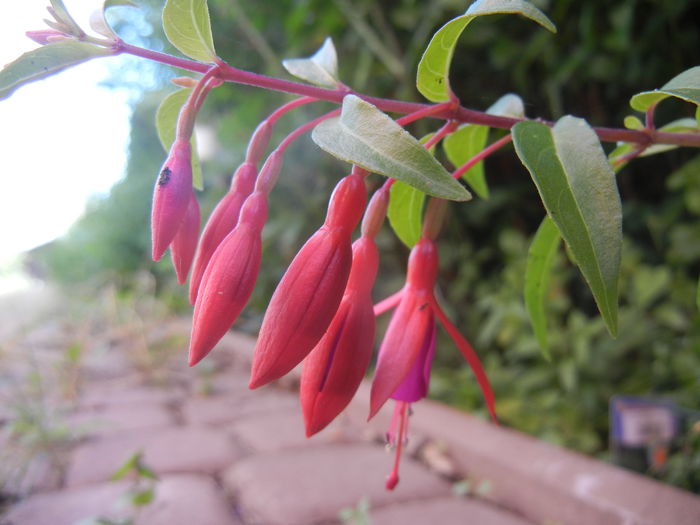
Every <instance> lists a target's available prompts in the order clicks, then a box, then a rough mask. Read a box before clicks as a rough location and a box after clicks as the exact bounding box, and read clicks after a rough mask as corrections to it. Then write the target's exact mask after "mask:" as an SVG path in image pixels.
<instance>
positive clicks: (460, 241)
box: [40, 0, 700, 491]
mask: <svg viewBox="0 0 700 525" xmlns="http://www.w3.org/2000/svg"><path fill="white" fill-rule="evenodd" d="M140 3H141V4H142V6H143V9H142V10H141V12H140V13H139V14H138V15H130V16H132V17H133V18H130V19H125V20H124V21H122V23H121V27H120V31H121V34H122V35H123V36H124V37H125V38H126V39H127V40H129V38H130V37H131V40H130V41H132V42H134V41H138V42H141V43H144V44H146V45H149V46H151V47H154V48H156V49H158V48H160V47H162V46H163V44H162V41H161V40H160V39H161V38H162V33H161V31H160V29H159V28H158V25H157V20H158V18H157V17H158V8H159V7H160V6H161V4H162V2H157V1H153V0H151V1H142V2H140ZM535 3H536V4H537V5H538V6H539V7H541V8H542V9H544V10H545V11H546V12H547V13H548V14H549V15H550V17H551V18H552V19H553V21H554V22H555V23H556V24H557V26H558V29H559V33H558V34H556V35H551V34H549V33H548V32H547V31H544V30H542V29H540V28H538V27H535V26H534V25H533V24H532V23H530V22H527V21H525V20H523V19H521V18H519V17H512V16H511V17H506V16H504V17H486V18H485V19H483V20H477V21H475V22H474V23H473V24H472V25H471V26H470V27H469V29H468V31H466V32H465V34H464V35H463V37H462V39H461V40H460V44H459V46H458V49H457V55H456V58H455V61H454V67H453V76H452V78H453V82H452V84H453V87H454V89H455V90H456V92H457V93H458V95H459V96H460V97H461V99H462V101H463V103H464V104H465V105H467V106H469V107H474V108H477V109H483V108H486V107H488V106H489V105H490V104H491V103H492V102H493V101H495V100H496V99H497V98H498V97H499V96H501V95H502V94H504V93H507V92H515V93H518V94H519V95H520V96H522V98H523V99H524V100H525V102H526V111H527V114H528V115H529V116H538V117H544V118H552V119H554V118H557V117H559V116H561V115H562V114H565V113H571V114H575V115H579V116H583V117H585V118H587V119H588V120H589V121H590V122H591V123H592V124H593V125H607V126H618V127H619V126H621V125H622V119H623V117H624V116H625V115H629V114H632V111H631V110H630V109H629V106H628V103H627V102H628V99H629V97H630V96H631V95H632V94H634V93H636V92H638V91H642V90H646V89H652V88H655V87H659V86H661V85H662V84H663V83H665V82H666V81H667V80H668V79H670V78H671V77H673V76H674V75H675V74H677V73H678V72H680V71H682V70H684V69H687V68H689V67H691V66H693V65H696V63H694V61H695V60H697V50H698V49H700V32H698V31H697V25H696V24H697V22H696V21H697V20H698V19H700V1H698V0H688V1H681V0H674V1H661V0H621V1H618V2H615V3H612V4H611V3H610V2H607V1H604V0H586V1H574V0H557V1H556V2H555V1H547V0H540V1H537V2H535ZM467 4H468V2H465V1H457V0H436V1H431V2H421V1H418V0H389V1H382V2H379V1H378V0H333V1H326V0H297V1H291V0H281V1H278V2H244V1H242V0H209V5H210V10H211V15H212V22H213V31H214V39H215V44H216V47H217V52H218V53H219V55H220V56H221V57H223V58H224V59H226V60H227V61H229V62H230V63H232V64H234V65H236V66H237V67H241V68H244V69H249V70H253V71H256V72H263V73H268V74H274V75H282V76H284V75H285V73H284V72H283V70H282V68H281V66H280V60H281V59H282V58H290V57H298V56H307V55H309V54H311V53H313V52H314V51H315V50H316V49H317V48H318V47H319V46H320V44H321V43H322V42H323V39H324V38H325V37H326V36H329V35H330V36H332V37H333V39H334V41H335V44H336V47H337V49H338V54H339V64H340V75H341V79H342V80H343V82H345V83H346V84H348V85H350V86H352V87H353V88H354V89H356V90H358V91H360V92H366V93H369V94H372V95H377V96H387V97H400V98H404V99H415V100H418V96H417V93H416V90H415V86H414V82H413V81H414V75H415V68H416V64H417V62H418V59H419V57H420V54H421V53H422V51H423V49H424V47H425V45H426V44H427V41H428V39H429V38H430V36H431V35H432V33H433V32H434V31H435V30H436V29H437V27H439V25H440V24H441V23H442V22H444V21H446V20H447V19H449V18H451V17H452V16H455V15H457V14H460V13H462V12H464V10H465V9H466V7H467ZM144 16H146V19H147V20H150V21H151V22H152V23H153V22H154V21H155V23H154V24H153V26H152V30H151V28H150V26H149V28H147V29H144V27H145V26H144V22H143V17H144ZM165 50H169V51H172V49H171V48H168V46H167V44H166V45H165ZM134 64H136V62H134ZM134 67H137V68H140V69H138V71H139V75H140V77H139V76H138V75H137V77H138V81H136V82H134V81H133V79H134V75H133V74H132V75H131V76H130V75H129V73H128V72H124V73H122V72H115V77H120V78H122V79H126V81H127V82H128V83H129V85H130V86H131V87H132V88H135V87H138V82H139V81H140V82H142V83H143V85H144V86H145V87H146V89H152V88H153V87H154V86H155V87H160V88H162V89H163V93H164V92H165V91H166V90H168V89H169V88H167V87H166V85H167V79H168V78H171V77H173V76H176V75H177V74H179V72H173V71H170V70H166V69H165V68H162V67H155V66H148V65H134ZM117 83H118V81H116V80H115V84H117ZM163 93H145V94H144V95H143V96H142V97H141V98H140V100H139V101H138V102H137V103H135V105H134V116H133V126H132V128H133V134H132V142H131V145H130V149H129V155H130V157H129V166H128V172H127V175H126V177H125V179H124V180H123V181H122V182H120V183H119V184H117V185H116V186H115V187H114V189H113V190H112V193H111V195H110V196H109V198H107V199H103V200H100V201H96V202H94V203H93V205H92V206H91V207H90V208H89V210H88V211H87V212H86V215H85V217H84V218H83V219H81V220H80V221H79V222H78V223H77V224H76V225H75V226H74V228H73V229H72V230H71V232H70V234H69V235H68V236H66V237H65V238H64V239H61V240H60V241H57V242H56V243H54V244H53V245H51V246H48V247H46V248H44V249H43V250H42V253H41V254H40V255H41V259H42V260H43V261H45V263H46V264H47V265H48V268H49V269H50V273H51V275H52V276H54V277H55V278H56V279H58V280H60V281H62V282H66V283H71V284H74V283H76V282H84V281H85V280H86V279H87V280H90V281H91V282H93V283H100V282H105V281H107V280H111V281H113V280H115V279H116V280H117V281H118V282H119V283H120V284H121V285H122V286H125V287H128V286H129V279H130V276H132V275H135V274H136V273H137V272H139V271H141V270H143V269H148V270H150V271H151V272H153V273H154V274H156V276H157V277H158V282H159V283H160V286H161V289H163V290H167V291H170V290H172V288H173V286H172V280H173V279H174V277H173V276H174V274H173V272H172V271H171V269H170V267H169V262H167V261H164V262H161V263H158V264H153V263H151V262H150V261H149V260H148V257H149V253H150V249H149V247H148V243H149V240H148V237H149V233H148V225H149V219H148V213H149V206H150V199H151V188H152V184H153V180H154V177H155V175H156V173H157V171H158V167H159V165H160V163H161V162H162V159H163V158H164V155H165V154H164V152H163V151H162V149H161V148H160V145H159V144H158V139H157V137H156V134H155V130H154V128H153V125H152V120H153V114H154V112H155V107H156V106H157V100H159V99H160V98H162V96H163ZM288 99H289V97H288V96H286V95H283V94H279V93H270V92H264V91H262V90H259V89H256V88H252V87H247V86H225V87H222V88H219V89H216V90H215V91H214V92H213V93H212V95H211V97H210V99H209V100H207V103H206V104H205V106H204V109H203V114H202V116H201V118H200V122H201V125H202V128H203V129H204V130H205V131H208V132H209V133H207V136H212V137H215V141H214V143H213V144H210V146H212V147H213V149H214V150H213V153H211V154H209V155H207V156H203V157H204V158H203V160H204V172H205V185H206V190H205V192H204V193H203V194H202V195H201V197H202V199H201V200H202V210H203V215H204V216H205V217H206V216H207V214H208V212H209V211H210V210H211V209H212V208H213V206H214V204H215V202H216V201H217V199H218V198H220V197H221V195H223V193H224V192H225V191H226V189H227V186H228V181H229V178H230V174H231V173H232V172H233V171H234V169H235V167H236V166H237V164H238V163H240V162H241V161H242V158H243V154H244V150H245V145H246V142H247V140H248V137H249V134H250V132H251V131H252V130H253V129H254V127H255V125H256V124H257V122H259V121H260V120H261V119H262V118H263V117H264V116H265V115H267V114H268V113H269V112H270V111H272V109H273V108H274V107H276V106H278V105H280V104H281V103H283V102H284V101H286V100H288ZM316 106H318V107H313V108H303V109H299V110H295V112H294V114H293V115H289V116H286V117H285V118H284V119H283V121H282V122H281V126H280V130H278V132H277V133H276V135H275V136H274V137H273V143H274V142H275V141H276V140H279V139H280V138H281V137H282V136H283V134H284V133H285V132H288V131H289V130H290V129H292V128H293V127H294V126H295V125H298V124H300V123H303V122H304V121H306V120H308V119H310V118H311V117H312V116H315V115H317V114H320V113H321V112H322V111H326V110H327V109H328V107H330V106H328V105H327V104H318V105H316ZM692 114H693V113H692V108H690V107H689V106H687V105H683V104H680V103H676V102H673V101H669V102H664V103H663V104H662V105H661V107H660V108H659V111H658V116H659V123H663V122H665V121H667V120H670V119H671V118H676V117H679V116H691V115H692ZM431 125H432V123H430V122H426V123H421V124H420V125H418V126H417V127H416V128H415V129H413V131H414V132H415V133H416V134H417V135H422V134H423V133H425V132H427V131H430V129H431ZM496 135H497V133H496V132H494V133H493V134H492V139H493V138H494V136H496ZM200 144H201V142H200ZM608 146H611V145H606V147H608ZM694 155H696V152H693V151H689V150H678V151H674V152H672V153H669V154H664V155H659V156H655V157H651V158H645V159H640V160H637V161H635V162H633V163H632V164H631V165H630V166H628V167H626V168H625V169H624V170H623V171H622V172H621V173H620V174H619V176H618V181H619V186H620V191H621V194H622V198H623V207H624V208H623V209H624V223H623V224H624V233H625V246H624V251H623V269H622V278H621V283H620V289H621V310H620V335H619V337H618V338H617V339H616V340H612V339H611V338H610V337H609V336H608V335H607V333H606V331H605V328H604V325H603V322H602V321H601V319H600V318H599V317H598V315H597V312H596V310H595V305H594V302H593V300H592V297H591V295H590V293H589V291H588V289H587V287H586V285H585V283H584V282H583V280H582V278H581V276H580V275H579V273H578V271H577V270H576V269H575V267H573V266H572V265H571V263H570V262H569V261H568V258H567V256H566V254H565V252H563V251H562V252H561V253H559V254H558V257H557V261H556V263H555V271H554V274H553V276H552V280H551V290H550V293H549V304H548V310H549V314H550V319H549V327H550V344H551V351H552V361H551V362H546V361H545V360H544V359H543V358H542V357H541V355H540V353H539V349H538V347H537V343H536V340H535V338H534V335H533V333H532V329H531V328H530V326H529V324H528V321H527V318H526V313H525V308H524V305H523V299H522V289H523V275H524V269H525V256H526V254H527V247H528V244H529V242H530V240H531V238H532V235H533V234H534V231H535V229H536V228H537V225H538V224H539V222H540V220H541V218H542V216H543V214H544V210H543V208H542V205H541V203H540V202H539V199H538V197H537V194H536V192H535V191H534V186H533V185H532V183H531V182H530V181H529V178H528V176H527V174H526V172H525V170H524V169H523V167H522V166H521V165H520V164H519V162H518V160H517V159H516V157H515V156H514V155H512V154H511V153H510V152H508V153H501V154H498V155H496V156H494V157H493V158H490V159H489V160H488V161H487V162H486V173H487V178H488V179H489V184H490V185H491V197H490V199H489V200H479V199H476V200H475V201H474V202H470V203H468V204H465V205H453V206H452V207H451V215H450V220H449V225H448V227H447V228H446V230H445V232H444V234H443V236H442V239H441V243H440V245H441V272H440V278H439V285H440V292H439V293H441V294H442V295H443V298H444V301H443V303H444V304H445V306H446V308H447V309H448V310H449V313H450V314H451V316H452V317H453V319H454V320H455V321H456V322H457V325H458V326H460V327H461V329H462V331H463V333H465V334H466V335H468V336H469V337H470V339H471V340H472V341H473V343H474V345H475V347H476V348H477V351H478V352H479V354H480V355H481V356H482V357H483V360H484V363H485V367H486V369H487V371H488V373H489V376H490V377H491V381H492V383H493V387H494V390H495V392H496V394H497V406H498V411H499V413H500V416H501V418H502V420H503V422H504V423H505V424H506V425H508V426H512V427H514V428H517V429H519V430H522V431H525V432H528V433H530V434H533V435H535V436H538V437H540V438H543V439H546V440H548V441H551V442H554V443H558V444H561V445H564V446H567V447H571V448H574V449H577V450H580V451H583V452H586V453H589V454H595V455H598V456H601V457H604V456H605V454H606V452H605V451H606V441H607V431H608V430H607V429H608V422H607V418H608V412H607V403H608V399H609V397H610V396H611V395H613V394H629V395H634V394H645V395H656V394H658V395H664V396H670V397H672V398H673V399H675V400H676V401H677V402H678V403H679V404H681V405H684V406H687V407H698V406H700V387H699V386H698V385H700V382H699V379H700V317H699V316H698V312H697V309H696V306H695V290H696V285H697V276H698V273H699V272H700V227H698V222H699V217H698V215H699V214H700V175H699V173H700V160H698V159H700V157H695V159H694V160H691V159H693V156H694ZM347 169H348V168H347V166H343V165H340V163H338V162H336V161H334V160H332V159H330V158H329V157H328V155H326V154H325V153H322V152H320V151H319V150H318V149H317V148H316V147H315V146H313V144H312V143H311V141H310V139H309V138H308V137H305V138H303V139H301V140H300V141H299V142H298V144H296V145H295V146H294V147H292V148H291V149H290V150H289V152H288V155H287V158H286V159H285V166H284V168H283V173H282V176H281V178H280V182H279V185H278V188H277V189H276V190H275V191H274V192H273V194H272V197H271V203H270V210H271V213H270V220H269V223H268V225H267V226H266V228H265V231H264V254H263V271H262V273H261V276H260V279H259V283H258V286H257V287H256V291H255V293H254V296H253V298H252V300H251V306H250V308H248V309H247V311H246V312H245V313H244V316H243V318H242V320H241V321H240V322H239V326H241V327H243V328H244V329H248V330H255V329H256V328H257V326H258V323H259V319H260V315H261V312H262V310H263V309H264V306H265V304H266V302H267V300H268V298H269V297H270V295H271V293H272V290H273V289H274V286H275V285H276V282H277V280H278V279H279V277H280V276H281V275H282V273H283V271H284V268H285V266H286V264H287V263H288V262H289V260H290V259H291V258H292V257H293V255H294V253H295V252H296V250H297V249H298V248H299V246H300V245H301V244H302V242H303V240H304V239H305V238H306V237H307V236H308V235H309V233H310V232H311V231H313V229H315V228H316V227H317V226H318V224H319V223H320V221H321V220H322V217H323V213H324V211H325V204H326V200H327V196H328V193H329V191H330V189H331V188H332V185H333V184H334V183H335V181H336V180H337V179H338V178H339V177H340V176H342V175H343V174H344V172H345V171H347ZM671 173H673V175H669V174H671ZM372 183H373V184H379V183H380V180H379V179H378V178H374V179H372ZM379 242H380V245H381V250H382V254H383V258H382V268H381V272H382V278H381V279H380V280H379V282H378V284H377V287H376V293H377V298H380V297H384V296H386V295H387V294H388V293H391V292H393V291H395V290H397V289H398V288H399V287H400V286H401V285H402V282H403V270H404V268H405V259H406V255H407V253H406V250H405V249H404V248H403V247H402V246H401V245H400V243H399V242H398V241H397V240H396V239H395V238H394V236H393V235H392V234H391V233H390V232H388V231H385V232H383V234H382V236H381V237H380V239H379ZM169 296H170V297H172V295H169ZM179 297H180V299H179V300H178V301H179V304H180V305H182V304H184V300H183V298H184V293H182V294H181V295H180V296H179ZM384 322H385V320H384V319H382V320H381V323H384ZM381 323H380V324H381ZM435 371H436V372H437V374H436V375H435V379H434V381H433V384H432V394H433V396H435V397H437V398H438V399H441V400H444V401H447V402H449V403H452V404H454V405H457V406H459V407H461V408H464V409H467V410H470V411H474V410H477V409H478V408H477V407H481V406H482V405H483V403H482V400H481V396H480V393H479V391H478V387H477V385H476V382H475V381H473V378H472V376H471V372H470V371H469V370H468V367H467V366H466V364H465V363H464V362H463V361H462V359H461V358H460V357H459V355H458V353H457V352H456V351H455V350H454V349H452V348H450V343H449V340H448V339H447V338H444V340H443V344H442V345H441V349H440V351H439V352H438V356H437V358H436V363H435ZM684 468H685V467H684ZM674 472H675V474H674V473H673V472H672V473H671V474H670V475H668V476H667V479H669V480H670V481H672V482H674V483H676V484H679V485H681V486H685V487H686V488H689V489H691V490H696V491H698V490H700V485H698V481H697V472H696V473H695V474H693V475H694V476H695V477H694V478H691V477H689V476H685V475H684V474H683V471H681V470H680V469H676V470H675V471H674ZM676 474H677V475H676ZM688 479H691V482H688Z"/></svg>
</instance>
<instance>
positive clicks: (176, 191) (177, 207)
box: [151, 140, 192, 261]
mask: <svg viewBox="0 0 700 525" xmlns="http://www.w3.org/2000/svg"><path fill="white" fill-rule="evenodd" d="M191 193H192V151H191V149H190V143H189V141H186V140H176V141H175V142H174V143H173V145H172V147H171V148H170V153H169V154H168V158H167V159H166V161H165V163H164V164H163V168H162V169H161V170H160V174H159V175H158V178H157V179H156V185H155V188H154V189H153V207H152V209H151V242H152V246H153V260H154V261H159V260H160V258H161V257H163V253H165V250H166V249H167V247H168V246H169V245H170V243H171V242H173V239H174V238H175V234H176V233H177V231H178V230H179V229H180V225H181V224H182V221H183V220H184V218H185V214H186V213H187V207H188V206H189V203H190V195H191Z"/></svg>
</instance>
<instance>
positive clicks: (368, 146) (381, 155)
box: [311, 95, 471, 201]
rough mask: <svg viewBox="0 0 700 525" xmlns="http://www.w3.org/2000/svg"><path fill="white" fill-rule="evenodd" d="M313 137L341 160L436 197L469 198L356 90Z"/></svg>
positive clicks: (459, 186) (322, 147)
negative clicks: (335, 115)
mask: <svg viewBox="0 0 700 525" xmlns="http://www.w3.org/2000/svg"><path fill="white" fill-rule="evenodd" d="M311 138H312V139H313V141H314V142H315V143H316V144H317V145H318V146H319V147H320V148H321V149H323V150H325V151H327V152H328V153H330V154H331V155H333V156H334V157H336V158H338V159H340V160H343V161H345V162H350V163H352V164H357V165H358V166H360V167H362V168H364V169H366V170H368V171H371V172H374V173H379V174H380V175H384V176H386V177H393V178H396V179H398V180H401V181H403V182H405V183H407V184H409V185H411V186H413V187H414V188H416V189H419V190H421V191H423V192H425V193H427V194H429V195H433V196H434V197H441V198H443V199H449V200H457V201H466V200H469V199H471V194H470V193H469V192H468V191H467V190H466V189H465V188H464V187H463V186H462V185H461V184H460V183H459V182H457V181H456V180H454V179H453V178H452V176H451V175H450V174H449V173H448V172H447V170H445V168H444V167H443V166H442V164H440V163H439V162H438V161H437V159H436V158H435V157H433V156H432V155H431V154H430V152H429V151H428V150H426V149H425V148H424V147H423V146H422V145H421V144H420V142H418V140H416V139H415V137H413V136H412V135H411V134H409V133H408V132H407V131H406V130H405V129H404V128H402V127H401V126H400V125H399V124H397V123H396V122H395V121H394V120H393V119H392V118H391V117H389V116H388V115H386V114H384V113H382V112H381V111H379V110H378V109H377V108H376V107H374V106H373V105H372V104H370V103H369V102H366V101H364V100H362V99H361V98H359V97H357V96H355V95H347V96H346V97H345V98H344V99H343V108H342V112H341V115H340V117H336V118H332V119H328V120H326V121H324V122H322V123H321V124H319V125H318V126H316V128H314V130H313V133H312V134H311Z"/></svg>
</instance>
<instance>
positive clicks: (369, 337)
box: [300, 237, 379, 437]
mask: <svg viewBox="0 0 700 525" xmlns="http://www.w3.org/2000/svg"><path fill="white" fill-rule="evenodd" d="M378 265H379V257H378V254H377V247H376V245H375V244H374V241H373V240H372V239H370V238H367V237H362V238H360V239H359V240H357V241H356V242H355V243H354V244H353V258H352V269H351V270H350V276H349V277H348V284H347V286H346V288H345V293H344V294H343V298H342V300H341V302H340V306H339V308H338V311H337V312H336V314H335V317H333V321H331V324H330V326H329V327H328V330H327V331H326V333H325V334H324V335H323V337H322V338H321V340H320V341H319V342H318V344H317V345H316V347H315V348H314V349H313V350H312V351H311V353H310V354H309V355H308V356H307V358H306V359H305V360H304V371H303V373H302V376H301V386H300V397H301V406H302V410H303V413H304V422H305V424H306V435H307V437H310V436H312V435H313V434H315V433H316V432H319V431H321V430H323V429H324V428H325V427H326V426H327V425H328V424H329V423H330V422H331V421H333V419H335V417H336V416H337V415H338V414H340V412H342V411H343V409H344V408H345V407H346V406H347V405H348V403H349V402H350V400H351V399H352V397H353V396H354V395H355V392H356V391H357V389H358V387H359V386H360V383H361V382H362V378H363V377H364V375H365V372H366V371H367V367H368V366H369V361H370V358H371V357H372V347H373V345H374V332H375V321H374V312H373V307H372V296H371V291H372V286H373V284H374V280H375V278H376V275H377V267H378Z"/></svg>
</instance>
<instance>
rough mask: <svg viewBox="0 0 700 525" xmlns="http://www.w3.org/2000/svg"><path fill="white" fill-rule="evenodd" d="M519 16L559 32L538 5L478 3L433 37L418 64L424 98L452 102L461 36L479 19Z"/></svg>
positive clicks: (504, 0) (502, 0)
mask: <svg viewBox="0 0 700 525" xmlns="http://www.w3.org/2000/svg"><path fill="white" fill-rule="evenodd" d="M501 13H517V14H520V15H523V16H524V17H527V18H529V19H530V20H533V21H535V22H537V23H538V24H540V25H541V26H543V27H544V28H546V29H548V30H550V31H552V32H553V33H556V27H555V26H554V24H553V23H552V21H551V20H550V19H549V18H547V16H546V15H545V14H544V13H542V11H540V10H539V9H537V8H536V7H535V6H534V5H532V4H531V3H529V2H526V1H524V0H477V1H476V2H474V3H473V4H472V5H470V6H469V9H467V12H466V13H464V14H463V15H462V16H458V17H457V18H453V19H452V20H450V21H449V22H447V23H446V24H445V25H444V26H442V27H441V28H440V29H439V30H438V32H437V33H435V34H434V35H433V38H432V39H431V40H430V43H429V44H428V47H427V48H426V50H425V52H424V53H423V57H422V58H421V61H420V63H419V64H418V76H417V80H416V86H417V87H418V91H420V92H421V93H422V95H423V96H424V97H425V98H427V99H428V100H431V101H433V102H444V101H447V100H449V99H450V81H449V74H450V64H451V63H452V57H453V55H454V51H455V47H456V45H457V40H458V39H459V36H460V35H461V34H462V31H464V28H465V27H467V24H469V23H470V22H471V21H472V20H474V19H475V18H476V17H478V16H484V15H495V14H501Z"/></svg>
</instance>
